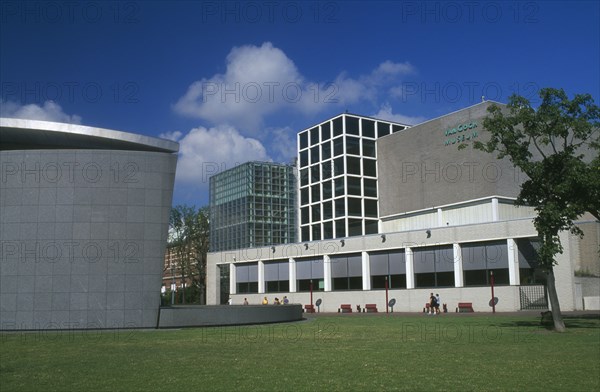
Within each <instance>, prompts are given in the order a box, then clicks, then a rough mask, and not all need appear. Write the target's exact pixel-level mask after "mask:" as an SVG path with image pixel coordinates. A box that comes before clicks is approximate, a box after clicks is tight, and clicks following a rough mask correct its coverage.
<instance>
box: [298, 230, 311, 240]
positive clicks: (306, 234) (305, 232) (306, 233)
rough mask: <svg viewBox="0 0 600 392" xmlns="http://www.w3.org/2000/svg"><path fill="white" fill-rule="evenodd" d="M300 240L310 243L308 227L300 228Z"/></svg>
mask: <svg viewBox="0 0 600 392" xmlns="http://www.w3.org/2000/svg"><path fill="white" fill-rule="evenodd" d="M301 231H302V238H300V241H310V226H302V229H301Z"/></svg>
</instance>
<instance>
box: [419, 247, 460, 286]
mask: <svg viewBox="0 0 600 392" xmlns="http://www.w3.org/2000/svg"><path fill="white" fill-rule="evenodd" d="M413 265H414V270H415V287H417V288H423V287H454V250H453V248H452V245H448V246H427V247H422V248H414V249H413Z"/></svg>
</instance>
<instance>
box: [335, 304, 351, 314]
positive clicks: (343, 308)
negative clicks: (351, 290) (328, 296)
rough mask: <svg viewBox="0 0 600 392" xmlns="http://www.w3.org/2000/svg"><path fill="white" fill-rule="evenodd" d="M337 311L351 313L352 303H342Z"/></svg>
mask: <svg viewBox="0 0 600 392" xmlns="http://www.w3.org/2000/svg"><path fill="white" fill-rule="evenodd" d="M338 313H352V305H350V304H342V305H340V308H339V309H338Z"/></svg>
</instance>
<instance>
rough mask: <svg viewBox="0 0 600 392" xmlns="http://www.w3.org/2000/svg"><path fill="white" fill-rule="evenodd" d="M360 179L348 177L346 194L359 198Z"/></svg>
mask: <svg viewBox="0 0 600 392" xmlns="http://www.w3.org/2000/svg"><path fill="white" fill-rule="evenodd" d="M360 183H361V179H360V177H348V194H349V195H356V196H361V189H360V185H361V184H360Z"/></svg>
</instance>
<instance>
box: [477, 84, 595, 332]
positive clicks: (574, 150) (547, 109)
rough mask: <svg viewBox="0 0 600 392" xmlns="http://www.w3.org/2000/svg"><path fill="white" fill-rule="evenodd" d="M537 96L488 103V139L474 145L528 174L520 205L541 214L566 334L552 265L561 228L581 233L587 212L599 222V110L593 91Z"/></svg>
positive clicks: (538, 220) (543, 243) (554, 302)
mask: <svg viewBox="0 0 600 392" xmlns="http://www.w3.org/2000/svg"><path fill="white" fill-rule="evenodd" d="M539 96H540V98H541V104H540V105H539V107H538V108H537V109H534V108H532V107H531V104H530V102H529V101H528V100H527V99H525V98H523V97H521V96H518V95H513V96H511V97H510V98H509V103H508V105H507V110H505V109H503V108H500V107H499V106H497V105H492V106H490V107H489V108H488V112H489V113H490V115H489V116H487V117H486V118H485V119H484V121H483V126H484V128H485V129H486V130H487V131H488V132H489V133H490V134H491V137H490V140H489V141H488V142H486V143H482V142H476V143H475V144H474V147H475V148H477V149H480V150H482V151H486V152H488V153H496V154H497V157H498V158H499V159H501V158H504V157H508V159H510V161H511V162H512V163H513V164H514V165H515V166H516V167H517V168H519V169H520V170H521V171H523V173H525V174H526V175H527V177H528V178H527V180H526V181H525V182H524V183H523V185H522V187H521V191H520V193H519V196H518V197H517V200H516V204H517V205H527V206H532V207H534V208H535V211H536V212H537V215H536V217H535V218H534V220H533V223H534V226H535V228H536V230H537V232H538V236H539V238H540V248H539V250H538V257H539V261H540V266H541V267H542V269H543V270H544V272H545V273H546V276H547V285H548V295H549V297H550V304H551V306H552V317H553V321H554V329H555V330H556V331H560V332H562V331H564V330H565V325H564V322H563V320H562V315H561V312H560V305H559V302H558V295H557V293H556V286H555V278H554V271H553V266H554V265H556V259H555V256H556V255H557V254H559V253H562V250H563V248H562V245H561V242H560V238H559V233H560V232H561V231H564V230H569V231H570V232H571V233H573V234H576V235H579V236H580V237H581V236H583V232H582V231H581V230H580V229H579V228H578V227H577V226H576V225H575V223H574V222H575V220H576V219H577V218H579V217H580V216H581V215H583V214H584V213H585V212H589V213H590V214H592V215H593V216H594V217H595V218H596V219H598V220H600V159H599V157H598V151H599V149H600V136H599V134H600V121H599V120H600V110H599V108H598V106H596V105H595V104H594V100H593V98H592V97H591V95H589V94H581V95H575V97H574V98H573V100H569V99H568V97H567V94H566V93H565V92H564V90H562V89H560V90H557V89H552V88H545V89H541V90H540V92H539Z"/></svg>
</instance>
